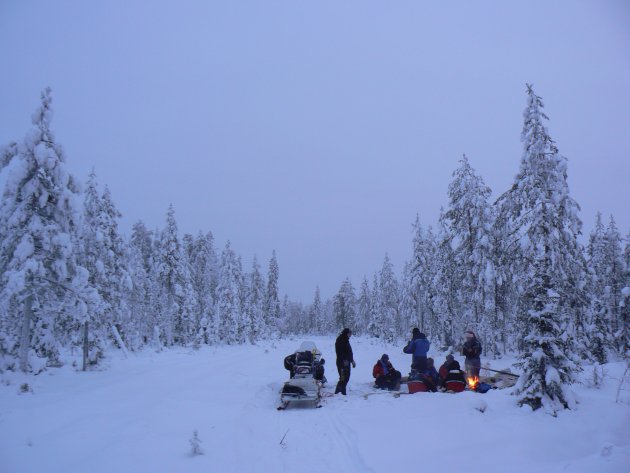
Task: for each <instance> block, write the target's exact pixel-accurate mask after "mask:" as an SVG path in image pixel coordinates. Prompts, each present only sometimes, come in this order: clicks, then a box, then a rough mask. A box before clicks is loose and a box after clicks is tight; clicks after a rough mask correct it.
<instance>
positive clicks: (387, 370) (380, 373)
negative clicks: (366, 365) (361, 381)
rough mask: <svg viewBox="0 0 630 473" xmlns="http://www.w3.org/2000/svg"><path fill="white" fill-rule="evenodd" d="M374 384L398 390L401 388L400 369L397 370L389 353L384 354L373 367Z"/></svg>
mask: <svg viewBox="0 0 630 473" xmlns="http://www.w3.org/2000/svg"><path fill="white" fill-rule="evenodd" d="M372 376H374V378H375V381H374V384H375V385H376V387H377V388H380V389H388V390H389V391H396V390H398V389H399V388H400V371H396V370H395V369H394V366H393V365H392V364H391V362H390V361H389V355H387V354H384V355H383V356H381V358H380V359H379V360H378V361H377V362H376V364H375V365H374V368H373V369H372Z"/></svg>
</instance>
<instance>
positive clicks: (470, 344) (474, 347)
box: [462, 330, 482, 378]
mask: <svg viewBox="0 0 630 473" xmlns="http://www.w3.org/2000/svg"><path fill="white" fill-rule="evenodd" d="M465 336H466V341H465V342H464V345H463V346H462V355H464V356H465V357H466V360H465V361H464V367H465V368H466V374H467V375H468V376H469V377H474V378H479V370H480V369H481V351H482V349H481V342H479V340H478V339H477V337H476V336H475V333H474V332H473V331H472V330H468V331H467V332H466V333H465Z"/></svg>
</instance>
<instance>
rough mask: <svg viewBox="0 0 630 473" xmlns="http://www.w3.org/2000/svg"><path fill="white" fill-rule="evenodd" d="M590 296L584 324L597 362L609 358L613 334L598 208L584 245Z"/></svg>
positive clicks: (603, 240) (603, 232)
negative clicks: (587, 317)
mask: <svg viewBox="0 0 630 473" xmlns="http://www.w3.org/2000/svg"><path fill="white" fill-rule="evenodd" d="M587 255H588V264H587V266H588V269H589V276H590V277H589V283H588V285H587V287H588V293H589V299H590V313H589V320H588V322H587V323H588V325H587V335H588V338H589V345H588V353H589V354H590V356H591V357H592V358H593V359H594V360H595V361H596V362H598V363H606V362H607V361H608V352H609V351H610V350H611V348H612V343H611V341H612V335H611V330H610V325H609V321H610V319H611V317H610V314H609V313H608V309H609V306H608V304H607V303H606V301H605V299H606V289H605V287H606V274H607V267H606V265H607V262H606V231H605V229H604V224H603V223H602V214H601V213H600V212H597V216H596V220H595V228H594V229H593V231H592V232H591V234H590V236H589V243H588V247H587Z"/></svg>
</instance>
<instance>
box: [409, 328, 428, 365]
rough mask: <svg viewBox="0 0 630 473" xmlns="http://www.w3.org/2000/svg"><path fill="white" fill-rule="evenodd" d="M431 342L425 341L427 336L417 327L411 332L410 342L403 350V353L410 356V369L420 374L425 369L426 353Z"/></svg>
mask: <svg viewBox="0 0 630 473" xmlns="http://www.w3.org/2000/svg"><path fill="white" fill-rule="evenodd" d="M430 346H431V342H430V341H429V340H427V336H426V335H425V334H424V333H422V332H421V331H420V329H419V328H418V327H416V328H414V329H413V330H412V331H411V340H409V342H408V343H407V346H406V347H405V348H403V352H405V353H407V354H410V355H412V356H411V369H412V370H417V371H419V372H420V373H422V372H424V371H425V370H426V369H427V352H428V351H429V347H430Z"/></svg>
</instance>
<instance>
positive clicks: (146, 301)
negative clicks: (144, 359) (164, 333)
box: [127, 221, 159, 349]
mask: <svg viewBox="0 0 630 473" xmlns="http://www.w3.org/2000/svg"><path fill="white" fill-rule="evenodd" d="M153 247H154V245H153V234H152V232H151V231H149V230H148V229H147V228H146V226H145V225H144V223H143V222H142V221H138V222H136V223H135V224H134V225H133V227H132V233H131V238H130V240H129V242H128V244H127V249H128V253H129V273H130V276H131V281H132V290H131V291H130V292H129V293H128V295H127V296H128V301H127V305H128V306H129V311H130V313H131V325H132V327H133V329H132V330H133V331H134V332H135V333H136V334H137V338H136V339H132V340H131V341H130V348H132V349H136V348H139V347H141V346H142V345H144V344H145V343H147V342H149V341H150V340H152V339H153V338H154V329H155V327H157V326H158V317H157V312H156V311H155V310H154V308H155V307H156V306H157V304H156V301H155V300H154V299H155V296H156V295H157V294H159V291H158V289H157V288H156V286H157V282H156V278H155V274H156V273H155V271H154V268H155V255H154V253H153Z"/></svg>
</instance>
